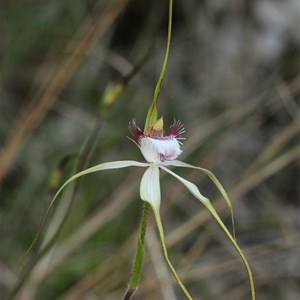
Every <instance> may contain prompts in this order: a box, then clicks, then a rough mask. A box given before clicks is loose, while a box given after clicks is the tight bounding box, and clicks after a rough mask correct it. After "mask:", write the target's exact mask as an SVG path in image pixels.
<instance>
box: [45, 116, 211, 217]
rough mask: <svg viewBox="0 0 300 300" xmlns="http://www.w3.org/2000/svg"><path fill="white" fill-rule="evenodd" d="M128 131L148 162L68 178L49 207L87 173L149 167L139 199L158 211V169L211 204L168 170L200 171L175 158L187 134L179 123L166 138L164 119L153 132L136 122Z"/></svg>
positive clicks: (127, 162)
mask: <svg viewBox="0 0 300 300" xmlns="http://www.w3.org/2000/svg"><path fill="white" fill-rule="evenodd" d="M129 128H130V131H131V133H132V135H133V139H131V138H130V140H132V141H133V142H134V143H135V144H136V145H137V146H138V147H139V149H140V150H141V152H142V154H143V156H144V158H145V159H146V161H147V162H137V161H131V160H124V161H114V162H107V163H102V164H99V165H97V166H94V167H91V168H88V169H86V170H84V171H82V172H79V173H77V174H75V175H74V176H72V177H71V178H69V180H67V181H66V182H65V183H64V184H63V186H62V187H61V188H60V189H59V191H58V192H57V194H56V195H55V197H54V199H53V200H52V202H51V204H50V206H52V204H53V202H54V200H55V199H56V198H57V196H58V194H60V192H61V191H62V190H63V189H64V187H65V186H66V185H68V184H69V183H70V182H71V181H73V180H74V179H76V178H78V177H81V176H83V175H86V174H88V173H93V172H97V171H102V170H109V169H121V168H126V167H145V168H147V170H146V172H145V173H144V175H143V177H142V180H141V185H140V197H141V199H142V200H144V201H147V202H148V203H149V204H150V205H151V206H152V208H153V209H154V210H155V211H156V212H158V211H159V207H160V201H161V192H160V183H159V169H162V170H164V171H166V172H167V173H169V174H171V175H172V176H174V177H175V178H176V179H178V180H179V181H180V182H182V183H183V184H184V185H185V186H186V187H187V189H188V190H189V191H190V192H191V193H192V194H193V195H194V196H195V197H196V198H198V199H199V200H200V201H201V202H207V201H208V199H207V198H206V197H204V196H203V195H202V194H201V193H200V191H199V190H198V188H197V186H196V185H195V184H193V183H191V182H190V181H188V180H186V179H184V178H182V177H180V176H179V175H177V174H175V173H174V172H172V171H171V170H169V169H168V168H167V166H175V167H188V168H197V167H194V166H192V165H189V164H186V163H184V162H181V161H178V160H176V158H177V157H178V156H179V155H180V154H181V152H182V151H181V149H180V145H181V142H180V140H181V139H183V138H182V134H183V133H184V132H185V131H184V128H183V125H182V124H181V122H180V121H174V123H173V124H172V126H171V127H170V130H169V132H168V133H167V134H166V135H163V119H162V118H161V119H159V120H158V121H157V122H156V123H155V124H154V125H153V126H152V127H150V129H148V130H147V131H145V132H144V131H143V130H141V129H140V127H139V126H138V125H137V124H136V123H135V121H132V122H131V123H130V127H129Z"/></svg>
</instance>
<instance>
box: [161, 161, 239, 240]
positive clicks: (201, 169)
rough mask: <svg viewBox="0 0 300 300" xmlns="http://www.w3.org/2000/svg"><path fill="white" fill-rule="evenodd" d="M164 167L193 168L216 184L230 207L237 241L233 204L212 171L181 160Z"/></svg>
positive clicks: (233, 231) (170, 162)
mask: <svg viewBox="0 0 300 300" xmlns="http://www.w3.org/2000/svg"><path fill="white" fill-rule="evenodd" d="M164 165H165V166H166V165H168V166H174V167H183V168H191V169H196V170H200V171H202V172H203V173H204V174H206V175H207V176H208V177H209V178H210V179H211V180H212V181H213V182H214V184H215V186H216V187H217V189H218V190H219V192H220V193H221V194H222V196H223V198H224V200H225V201H226V204H227V206H228V209H229V212H230V217H231V223H232V233H233V237H234V239H235V224H234V214H233V208H232V204H231V201H230V198H229V196H228V194H227V193H226V191H225V189H224V188H223V186H222V184H221V183H220V181H219V180H218V178H217V177H216V176H215V175H214V174H213V173H212V172H211V171H209V170H207V169H205V168H201V167H197V166H193V165H190V164H187V163H185V162H182V161H179V160H173V161H169V162H165V163H164Z"/></svg>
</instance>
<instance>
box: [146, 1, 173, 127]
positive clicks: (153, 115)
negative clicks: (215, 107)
mask: <svg viewBox="0 0 300 300" xmlns="http://www.w3.org/2000/svg"><path fill="white" fill-rule="evenodd" d="M172 18H173V0H170V1H169V17H168V37H167V47H166V54H165V59H164V63H163V66H162V69H161V72H160V76H159V79H158V81H157V84H156V87H155V91H154V98H153V102H152V104H151V106H150V108H149V110H148V114H147V118H146V124H145V128H146V129H148V128H149V127H151V125H153V124H154V123H155V121H156V120H157V100H158V97H159V94H160V90H161V86H162V83H163V80H164V77H165V73H166V69H167V65H168V60H169V53H170V47H171V37H172Z"/></svg>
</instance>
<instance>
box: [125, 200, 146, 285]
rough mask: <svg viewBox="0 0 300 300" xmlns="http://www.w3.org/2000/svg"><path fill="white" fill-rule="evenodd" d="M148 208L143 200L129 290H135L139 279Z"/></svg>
mask: <svg viewBox="0 0 300 300" xmlns="http://www.w3.org/2000/svg"><path fill="white" fill-rule="evenodd" d="M149 208H150V205H149V204H148V203H147V202H145V203H144V208H143V214H142V219H141V223H140V226H139V233H138V234H139V235H138V246H137V251H136V255H135V260H134V265H133V271H132V277H131V280H130V283H129V291H130V290H133V291H134V290H136V288H137V287H138V284H139V281H140V276H141V272H142V267H143V261H144V244H145V235H146V229H147V223H148V212H149Z"/></svg>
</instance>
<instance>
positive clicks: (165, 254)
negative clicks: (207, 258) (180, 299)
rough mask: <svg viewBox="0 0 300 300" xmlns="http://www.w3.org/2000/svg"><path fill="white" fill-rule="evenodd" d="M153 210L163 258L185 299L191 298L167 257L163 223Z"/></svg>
mask: <svg viewBox="0 0 300 300" xmlns="http://www.w3.org/2000/svg"><path fill="white" fill-rule="evenodd" d="M153 211H154V215H155V219H156V223H157V228H158V232H159V236H160V240H161V245H162V249H163V253H164V257H165V260H166V262H167V264H168V266H169V268H170V270H171V272H172V273H173V275H174V277H175V279H176V281H177V283H178V284H179V286H180V288H181V290H182V291H183V293H184V294H185V296H186V297H187V299H189V300H193V297H192V296H191V294H190V293H189V292H188V291H187V289H186V288H185V286H184V285H183V283H182V281H181V279H180V278H179V276H178V274H177V272H176V270H175V268H174V267H173V265H172V263H171V261H170V259H169V255H168V250H167V247H166V241H165V234H164V229H163V225H162V222H161V218H160V213H159V210H156V209H155V208H153Z"/></svg>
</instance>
